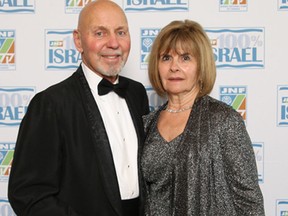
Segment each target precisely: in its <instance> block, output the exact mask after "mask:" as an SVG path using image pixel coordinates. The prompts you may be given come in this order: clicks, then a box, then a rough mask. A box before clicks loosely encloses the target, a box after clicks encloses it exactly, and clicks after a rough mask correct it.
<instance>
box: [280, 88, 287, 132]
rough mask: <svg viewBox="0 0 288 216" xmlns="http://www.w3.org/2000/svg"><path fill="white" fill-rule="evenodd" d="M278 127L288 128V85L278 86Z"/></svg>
mask: <svg viewBox="0 0 288 216" xmlns="http://www.w3.org/2000/svg"><path fill="white" fill-rule="evenodd" d="M277 102H278V103H277V106H278V109H277V125H278V126H286V127H288V85H287V86H278V95H277Z"/></svg>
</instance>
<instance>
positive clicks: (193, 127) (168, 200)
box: [141, 96, 265, 216]
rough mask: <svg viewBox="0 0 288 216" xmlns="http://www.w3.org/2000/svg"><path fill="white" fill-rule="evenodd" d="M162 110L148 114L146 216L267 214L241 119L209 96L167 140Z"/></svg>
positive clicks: (144, 163)
mask: <svg viewBox="0 0 288 216" xmlns="http://www.w3.org/2000/svg"><path fill="white" fill-rule="evenodd" d="M165 107H166V104H165V105H163V106H162V107H161V108H160V109H159V110H157V111H154V112H152V113H150V114H149V115H148V116H145V117H144V126H145V130H146V134H147V136H146V141H145V145H144V149H143V154H142V158H141V169H142V173H143V176H144V182H145V184H144V185H145V191H146V204H145V215H146V216H170V215H171V216H248V215H249V216H264V215H265V213H264V206H263V197H262V193H261V190H260V187H259V185H258V175H257V168H256V161H255V156H254V151H253V148H252V144H251V141H250V138H249V135H248V133H247V131H246V127H245V124H244V122H243V119H242V117H241V116H240V115H239V114H238V113H237V112H236V111H235V110H233V109H232V108H231V107H230V106H228V105H226V104H224V103H222V102H220V101H218V100H215V99H213V98H211V97H210V96H204V97H202V98H199V99H197V100H196V102H195V103H194V106H193V109H192V112H191V114H190V117H189V119H188V122H187V125H186V127H185V130H184V132H183V133H182V134H181V135H179V136H178V137H176V138H175V139H174V140H172V141H171V142H166V141H165V140H164V139H163V138H162V137H161V135H160V134H159V132H158V129H157V125H156V124H157V123H156V122H157V119H158V117H159V114H160V112H161V110H163V109H164V108H165Z"/></svg>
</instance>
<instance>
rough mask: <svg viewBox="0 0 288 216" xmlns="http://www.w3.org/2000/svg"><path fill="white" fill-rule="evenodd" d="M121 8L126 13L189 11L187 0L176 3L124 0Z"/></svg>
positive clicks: (151, 0)
mask: <svg viewBox="0 0 288 216" xmlns="http://www.w3.org/2000/svg"><path fill="white" fill-rule="evenodd" d="M123 8H124V10H125V11H126V12H139V11H158V12H159V11H169V12H171V11H188V10H189V0H177V1H158V0H149V1H147V0H125V1H124V6H123Z"/></svg>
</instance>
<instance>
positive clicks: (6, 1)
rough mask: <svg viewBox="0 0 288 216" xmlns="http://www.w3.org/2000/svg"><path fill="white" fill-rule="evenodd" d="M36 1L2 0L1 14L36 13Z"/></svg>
mask: <svg viewBox="0 0 288 216" xmlns="http://www.w3.org/2000/svg"><path fill="white" fill-rule="evenodd" d="M34 12H35V0H0V13H34Z"/></svg>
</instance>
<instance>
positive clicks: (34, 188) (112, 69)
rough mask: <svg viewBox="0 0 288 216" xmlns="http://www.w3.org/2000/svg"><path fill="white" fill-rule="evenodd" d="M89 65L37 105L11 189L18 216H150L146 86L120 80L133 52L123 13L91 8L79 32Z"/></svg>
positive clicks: (19, 147) (19, 146) (21, 141)
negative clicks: (146, 208) (146, 209)
mask: <svg viewBox="0 0 288 216" xmlns="http://www.w3.org/2000/svg"><path fill="white" fill-rule="evenodd" d="M73 38H74V42H75V46H76V48H77V50H78V51H79V52H80V53H81V56H82V63H81V65H80V66H79V68H78V69H77V71H76V72H75V73H73V74H72V75H71V76H70V77H69V78H67V79H66V80H64V81H62V82H60V83H58V84H56V85H54V86H51V87H49V88H47V89H46V90H44V91H42V92H40V93H38V94H36V95H35V97H34V98H33V99H32V100H31V102H30V104H29V107H28V110H27V113H26V114H25V117H24V118H23V121H22V123H21V125H20V128H19V134H18V137H17V142H16V148H15V153H14V160H13V164H12V169H11V175H10V180H9V186H8V198H9V201H10V203H11V206H12V208H13V209H14V211H15V213H16V214H17V215H18V216H22V215H23V216H64V215H65V216H68V215H71V216H80V215H81V216H92V215H93V216H138V215H142V212H143V211H142V203H143V202H142V199H143V194H142V191H141V175H138V174H139V165H138V160H139V155H140V154H141V149H142V143H143V139H144V132H143V124H142V116H143V115H145V114H147V113H148V112H149V106H148V99H147V94H146V91H145V88H144V86H143V85H142V84H141V83H139V82H136V81H133V80H131V79H128V78H125V77H123V76H120V75H118V74H119V73H120V71H121V70H122V68H123V66H124V65H125V63H126V60H127V57H128V55H129V52H130V35H129V29H128V23H127V19H126V16H125V14H124V12H123V10H122V9H121V8H120V7H119V6H118V5H117V4H116V3H114V2H112V1H109V0H96V1H93V2H91V3H89V4H87V5H86V6H85V7H84V8H83V10H82V11H81V13H80V15H79V22H78V28H77V29H76V30H74V32H73Z"/></svg>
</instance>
